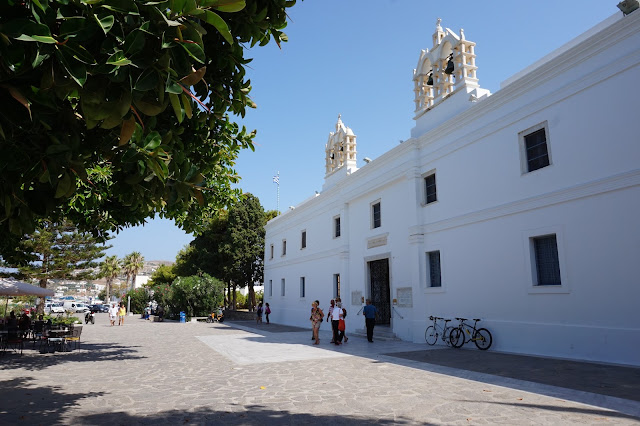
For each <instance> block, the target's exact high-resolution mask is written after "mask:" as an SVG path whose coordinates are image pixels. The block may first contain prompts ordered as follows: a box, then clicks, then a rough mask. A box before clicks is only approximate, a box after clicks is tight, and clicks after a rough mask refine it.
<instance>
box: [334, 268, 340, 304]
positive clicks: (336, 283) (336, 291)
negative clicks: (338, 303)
mask: <svg viewBox="0 0 640 426" xmlns="http://www.w3.org/2000/svg"><path fill="white" fill-rule="evenodd" d="M336 297H340V274H333V298H334V299H335V298H336Z"/></svg>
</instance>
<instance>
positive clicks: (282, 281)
mask: <svg viewBox="0 0 640 426" xmlns="http://www.w3.org/2000/svg"><path fill="white" fill-rule="evenodd" d="M280 296H282V297H284V278H282V280H281V281H280Z"/></svg>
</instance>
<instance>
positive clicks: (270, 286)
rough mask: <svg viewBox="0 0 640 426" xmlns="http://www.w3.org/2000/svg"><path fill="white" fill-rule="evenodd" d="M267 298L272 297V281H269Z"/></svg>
mask: <svg viewBox="0 0 640 426" xmlns="http://www.w3.org/2000/svg"><path fill="white" fill-rule="evenodd" d="M269 297H273V280H269Z"/></svg>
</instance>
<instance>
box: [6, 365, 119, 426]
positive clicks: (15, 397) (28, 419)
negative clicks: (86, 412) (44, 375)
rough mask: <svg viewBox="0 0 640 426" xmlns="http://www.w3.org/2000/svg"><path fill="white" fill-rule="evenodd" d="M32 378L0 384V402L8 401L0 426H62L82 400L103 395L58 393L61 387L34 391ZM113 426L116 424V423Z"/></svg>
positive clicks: (35, 388) (35, 380)
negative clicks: (34, 425) (28, 425)
mask: <svg viewBox="0 0 640 426" xmlns="http://www.w3.org/2000/svg"><path fill="white" fill-rule="evenodd" d="M37 382H38V381H37V378H36V377H24V378H19V379H14V380H7V381H2V382H0V401H11V407H9V406H7V405H6V404H3V405H2V406H1V407H2V408H0V424H3V425H15V424H62V423H65V422H64V421H63V415H64V413H65V412H67V410H69V409H70V408H73V407H74V406H79V405H80V404H79V402H80V400H81V399H84V398H95V397H98V396H101V395H103V394H104V393H103V392H91V393H82V394H70V393H62V392H61V390H62V388H61V387H37V386H33V385H32V384H31V383H37ZM114 424H118V423H117V422H116V423H114Z"/></svg>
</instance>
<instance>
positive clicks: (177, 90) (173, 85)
mask: <svg viewBox="0 0 640 426" xmlns="http://www.w3.org/2000/svg"><path fill="white" fill-rule="evenodd" d="M166 86H167V87H166V88H165V91H166V92H167V93H173V94H176V95H179V94H181V93H182V86H180V84H178V83H177V82H175V81H172V80H171V79H170V78H168V79H167V84H166Z"/></svg>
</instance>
